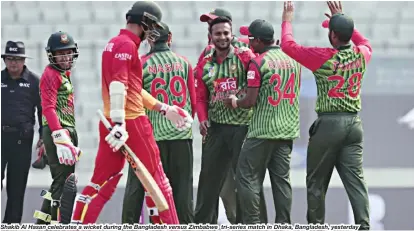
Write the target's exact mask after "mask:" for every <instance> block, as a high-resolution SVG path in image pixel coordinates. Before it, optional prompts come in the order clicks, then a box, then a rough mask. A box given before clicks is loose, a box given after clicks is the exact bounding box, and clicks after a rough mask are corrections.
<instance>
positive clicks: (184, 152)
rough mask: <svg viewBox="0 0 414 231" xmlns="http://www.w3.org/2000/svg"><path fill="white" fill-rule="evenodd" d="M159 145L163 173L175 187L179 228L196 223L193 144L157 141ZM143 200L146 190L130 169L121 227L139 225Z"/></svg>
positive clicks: (173, 188) (188, 140)
mask: <svg viewBox="0 0 414 231" xmlns="http://www.w3.org/2000/svg"><path fill="white" fill-rule="evenodd" d="M157 145H158V149H159V150H160V156H161V162H162V166H163V169H164V172H165V174H166V175H167V177H168V179H169V181H170V184H171V187H172V191H173V197H174V203H175V208H176V210H177V215H178V219H179V220H180V224H189V223H194V205H193V141H192V140H190V139H187V140H165V141H157ZM144 197H145V191H144V187H143V186H142V184H141V182H140V181H139V179H138V178H137V176H136V175H135V173H134V171H133V170H132V168H131V166H130V167H129V171H128V179H127V184H126V189H125V195H124V202H123V206H122V223H129V224H135V223H139V218H140V215H141V211H142V206H143V202H144ZM150 220H151V219H150ZM151 221H152V220H151Z"/></svg>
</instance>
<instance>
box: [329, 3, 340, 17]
mask: <svg viewBox="0 0 414 231" xmlns="http://www.w3.org/2000/svg"><path fill="white" fill-rule="evenodd" d="M326 3H327V4H328V7H329V10H330V11H331V15H329V14H325V16H326V17H328V18H331V17H332V15H334V14H342V4H341V1H338V2H335V1H329V2H326Z"/></svg>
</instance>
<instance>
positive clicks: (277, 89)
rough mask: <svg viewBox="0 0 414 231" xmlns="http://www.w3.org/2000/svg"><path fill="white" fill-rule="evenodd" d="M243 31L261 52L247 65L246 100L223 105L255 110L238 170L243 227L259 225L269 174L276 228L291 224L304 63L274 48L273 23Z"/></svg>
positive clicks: (234, 99)
mask: <svg viewBox="0 0 414 231" xmlns="http://www.w3.org/2000/svg"><path fill="white" fill-rule="evenodd" d="M240 32H241V33H242V34H243V35H247V36H249V39H250V46H252V47H253V48H254V50H255V51H256V52H258V53H259V56H257V57H256V58H254V59H252V61H251V62H250V64H249V69H248V72H247V86H248V88H247V94H246V96H245V97H244V98H242V99H237V97H236V96H234V95H231V96H230V97H229V98H228V99H226V100H225V104H226V106H228V107H230V108H235V109H237V108H246V109H247V108H252V107H253V108H254V110H253V116H252V119H251V120H250V124H249V130H248V133H247V139H246V141H245V142H244V144H243V148H242V150H241V153H240V157H239V162H238V165H237V168H236V183H237V193H238V196H239V199H240V201H241V203H240V206H241V211H242V212H243V216H242V217H243V224H255V223H260V217H259V202H260V198H259V192H260V190H261V188H262V187H263V181H264V177H265V174H266V169H269V175H270V180H271V184H272V188H273V201H274V203H275V210H276V220H275V223H291V220H290V211H291V207H292V187H291V185H290V159H291V152H292V146H293V140H294V139H295V138H297V137H299V90H300V64H299V63H297V62H296V61H294V60H293V59H291V58H290V57H289V56H287V55H286V54H284V53H283V52H282V51H281V50H280V47H279V46H274V44H275V40H274V29H273V26H272V24H270V23H269V22H267V21H265V20H262V19H256V20H255V21H253V22H252V23H251V24H250V26H249V27H247V26H244V27H241V28H240Z"/></svg>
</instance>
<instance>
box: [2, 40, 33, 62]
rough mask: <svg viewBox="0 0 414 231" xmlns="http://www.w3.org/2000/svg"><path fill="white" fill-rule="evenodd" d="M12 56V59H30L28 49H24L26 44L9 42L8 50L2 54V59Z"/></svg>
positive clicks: (7, 44)
mask: <svg viewBox="0 0 414 231" xmlns="http://www.w3.org/2000/svg"><path fill="white" fill-rule="evenodd" d="M7 56H12V57H22V58H30V57H29V56H27V55H26V49H25V47H24V43H23V42H20V41H17V42H14V41H7V43H6V49H5V51H4V54H1V58H4V57H7Z"/></svg>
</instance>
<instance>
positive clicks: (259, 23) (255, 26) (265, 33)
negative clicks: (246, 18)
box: [240, 19, 275, 41]
mask: <svg viewBox="0 0 414 231" xmlns="http://www.w3.org/2000/svg"><path fill="white" fill-rule="evenodd" d="M240 34H242V35H245V36H249V37H254V38H260V39H264V40H268V41H270V40H272V39H274V38H273V37H274V34H275V31H274V29H273V26H272V24H271V23H269V22H268V21H266V20H263V19H256V20H254V21H253V22H252V23H251V24H250V26H242V27H240Z"/></svg>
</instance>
